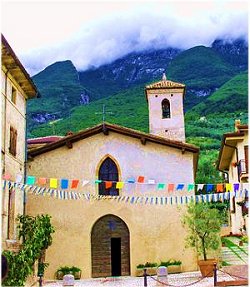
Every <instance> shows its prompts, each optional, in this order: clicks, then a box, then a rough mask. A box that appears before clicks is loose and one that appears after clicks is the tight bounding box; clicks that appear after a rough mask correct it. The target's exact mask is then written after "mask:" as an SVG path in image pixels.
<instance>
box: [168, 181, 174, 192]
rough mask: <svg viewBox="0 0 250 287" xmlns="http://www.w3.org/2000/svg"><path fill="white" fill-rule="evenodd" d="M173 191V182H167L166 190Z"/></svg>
mask: <svg viewBox="0 0 250 287" xmlns="http://www.w3.org/2000/svg"><path fill="white" fill-rule="evenodd" d="M172 191H174V184H173V183H169V185H168V192H172Z"/></svg>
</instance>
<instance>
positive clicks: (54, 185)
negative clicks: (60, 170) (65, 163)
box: [49, 178, 57, 188]
mask: <svg viewBox="0 0 250 287" xmlns="http://www.w3.org/2000/svg"><path fill="white" fill-rule="evenodd" d="M49 186H50V188H57V178H51V179H50V181H49Z"/></svg>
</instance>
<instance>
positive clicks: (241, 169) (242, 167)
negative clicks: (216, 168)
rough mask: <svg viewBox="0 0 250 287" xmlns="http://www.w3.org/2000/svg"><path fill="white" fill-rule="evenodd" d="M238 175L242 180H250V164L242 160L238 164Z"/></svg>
mask: <svg viewBox="0 0 250 287" xmlns="http://www.w3.org/2000/svg"><path fill="white" fill-rule="evenodd" d="M238 173H239V177H240V179H246V178H248V164H247V161H246V160H245V159H241V160H240V161H239V164H238Z"/></svg>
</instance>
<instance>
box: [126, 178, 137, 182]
mask: <svg viewBox="0 0 250 287" xmlns="http://www.w3.org/2000/svg"><path fill="white" fill-rule="evenodd" d="M127 182H128V183H135V179H134V178H129V179H128V180H127Z"/></svg>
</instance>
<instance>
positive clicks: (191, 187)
mask: <svg viewBox="0 0 250 287" xmlns="http://www.w3.org/2000/svg"><path fill="white" fill-rule="evenodd" d="M194 187H195V185H194V184H193V183H190V184H189V185H188V191H189V192H191V191H194Z"/></svg>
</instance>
